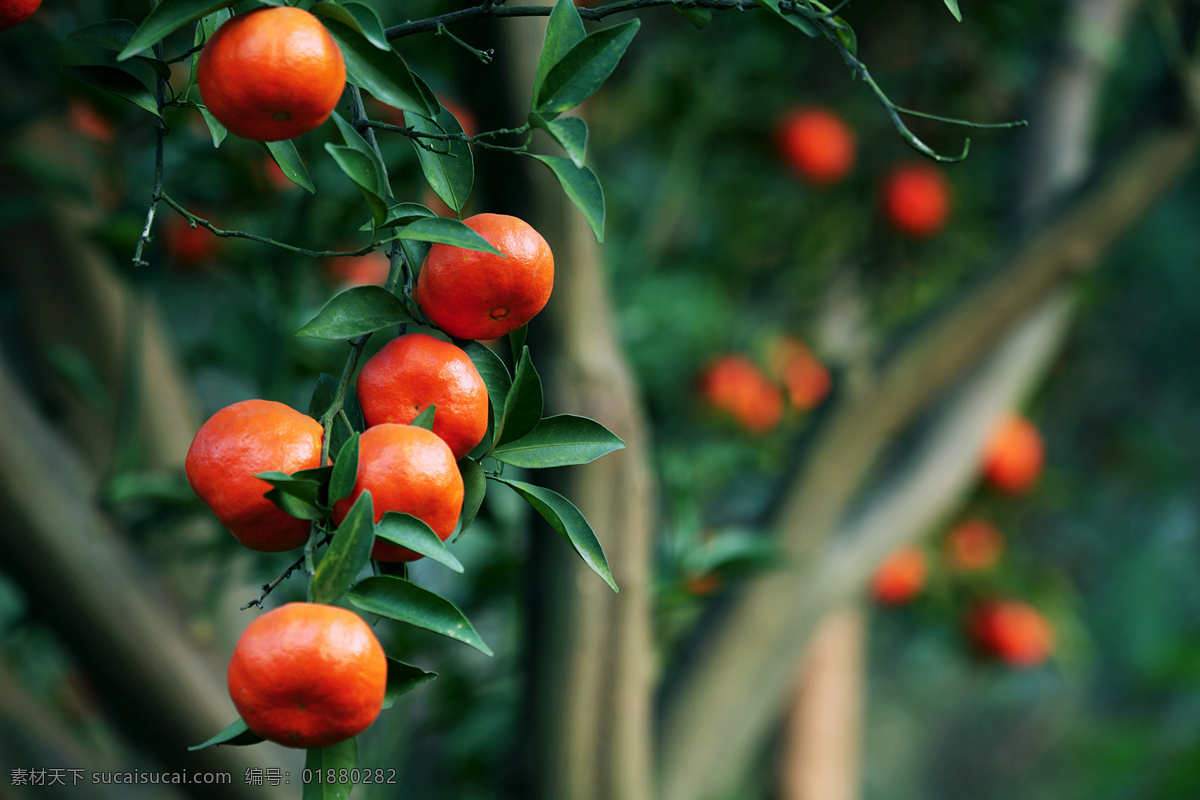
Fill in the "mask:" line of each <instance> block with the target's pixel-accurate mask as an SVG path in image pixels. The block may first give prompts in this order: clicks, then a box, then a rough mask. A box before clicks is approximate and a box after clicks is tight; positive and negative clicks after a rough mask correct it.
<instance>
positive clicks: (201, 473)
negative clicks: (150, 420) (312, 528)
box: [184, 400, 325, 553]
mask: <svg viewBox="0 0 1200 800" xmlns="http://www.w3.org/2000/svg"><path fill="white" fill-rule="evenodd" d="M324 436H325V431H324V429H323V428H322V427H321V424H320V423H319V422H317V421H316V420H315V419H313V418H312V417H309V416H306V415H304V414H301V413H300V412H299V411H296V410H294V409H292V408H290V407H288V406H285V405H284V404H283V403H276V402H273V401H270V400H243V401H242V402H240V403H234V404H233V405H231V406H227V407H225V408H223V409H221V410H220V411H218V412H217V413H216V414H213V415H212V417H210V418H209V420H208V421H207V422H205V423H204V424H203V425H201V426H200V430H199V431H197V432H196V436H195V438H194V439H193V440H192V445H191V447H190V448H188V453H187V458H186V459H185V461H184V469H185V471H186V473H187V479H188V483H190V484H191V486H192V490H193V491H195V492H196V494H197V496H199V498H200V499H201V500H203V501H204V503H205V505H207V506H208V507H209V508H210V509H212V512H213V513H214V514H216V516H217V519H218V520H220V522H221V524H222V525H224V526H225V527H226V528H227V529H228V530H229V532H230V533H232V534H233V535H234V537H235V538H236V539H237V540H238V541H239V542H241V543H242V544H243V545H245V546H246V547H248V548H250V549H251V550H258V551H260V552H264V553H277V552H281V551H283V550H291V549H293V548H296V547H300V546H301V545H303V544H304V543H305V542H307V541H308V530H309V523H308V522H307V521H306V520H302V519H295V518H294V517H290V516H288V515H287V514H285V513H284V512H283V511H281V510H280V509H279V508H277V507H276V506H275V505H274V504H273V503H272V502H271V501H270V500H268V499H266V498H265V497H264V496H263V495H264V494H265V493H266V492H268V491H269V490H270V489H271V485H270V484H268V483H267V482H266V481H264V480H261V479H259V478H256V477H254V476H255V475H256V474H257V473H260V472H285V473H289V474H290V473H292V472H296V471H297V470H302V469H312V468H314V467H317V466H319V465H320V463H321V441H322V439H323V438H324Z"/></svg>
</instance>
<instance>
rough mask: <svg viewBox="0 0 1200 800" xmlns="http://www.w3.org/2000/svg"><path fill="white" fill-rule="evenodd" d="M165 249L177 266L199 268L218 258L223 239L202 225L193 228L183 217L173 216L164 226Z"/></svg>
mask: <svg viewBox="0 0 1200 800" xmlns="http://www.w3.org/2000/svg"><path fill="white" fill-rule="evenodd" d="M163 249H164V250H165V251H166V253H167V255H168V256H169V257H170V258H171V260H172V261H174V262H175V263H176V264H179V265H180V266H184V267H197V266H200V265H202V264H204V263H205V262H206V261H211V260H212V259H213V258H215V257H216V255H217V253H218V252H220V249H221V239H220V237H218V236H216V235H215V234H213V232H212V231H210V230H208V229H206V228H203V227H201V226H200V225H197V226H196V227H194V228H193V227H192V226H191V225H189V224H188V222H187V220H186V219H184V218H183V217H179V216H172V217H171V218H169V219H168V220H167V221H166V222H165V223H164V224H163Z"/></svg>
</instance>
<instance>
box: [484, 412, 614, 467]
mask: <svg viewBox="0 0 1200 800" xmlns="http://www.w3.org/2000/svg"><path fill="white" fill-rule="evenodd" d="M624 446H625V442H623V441H621V439H620V437H618V436H616V435H615V434H614V433H612V431H610V430H609V429H608V428H606V427H604V426H603V425H601V424H600V423H599V422H596V421H595V420H593V419H588V418H587V417H576V416H572V415H570V414H561V415H559V416H555V417H546V418H545V419H543V420H541V421H540V422H538V424H537V427H535V428H534V429H533V430H531V431H530V432H529V433H527V434H525V435H524V436H522V437H521V438H519V439H516V440H514V441H509V442H507V443H505V444H501V445H498V446H496V447H495V448H493V449H492V452H491V456H492V458H494V459H496V460H497V461H503V462H504V463H505V464H511V465H512V466H514V467H527V468H529V469H541V468H546V467H566V466H570V465H572V464H586V463H588V462H589V461H595V460H596V459H597V458H600V456H603V455H607V454H609V453H611V452H613V451H614V450H620V449H621V448H623V447H624Z"/></svg>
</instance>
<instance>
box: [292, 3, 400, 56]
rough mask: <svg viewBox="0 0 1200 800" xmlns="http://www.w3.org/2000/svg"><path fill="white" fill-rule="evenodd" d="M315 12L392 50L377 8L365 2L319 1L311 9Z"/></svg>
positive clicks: (381, 46) (380, 47)
mask: <svg viewBox="0 0 1200 800" xmlns="http://www.w3.org/2000/svg"><path fill="white" fill-rule="evenodd" d="M310 10H311V11H312V13H313V14H316V15H317V16H318V17H324V18H326V19H335V20H337V21H338V22H340V23H342V24H343V25H345V26H346V27H348V28H352V29H354V31H355V32H357V33H358V34H360V35H361V36H362V37H363V38H365V39H366V40H367V41H368V42H370V43H371V44H372V45H374V46H375V47H377V48H379V49H380V50H391V49H392V46H391V44H389V43H388V40H387V35H386V34H385V33H384V32H383V21H382V20H381V19H379V14H377V13H376V12H375V9H373V8H371V7H370V6H369V5H366V4H365V3H355V2H345V3H341V4H338V3H317V4H316V5H315V6H313V7H312V9H310Z"/></svg>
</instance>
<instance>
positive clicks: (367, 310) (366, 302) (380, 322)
mask: <svg viewBox="0 0 1200 800" xmlns="http://www.w3.org/2000/svg"><path fill="white" fill-rule="evenodd" d="M412 321H413V318H412V315H411V314H409V313H408V310H407V309H406V308H405V307H404V303H403V302H401V300H400V298H398V297H396V295H394V294H392V293H391V292H389V291H388V290H387V289H384V288H383V287H382V286H352V287H350V288H349V289H346V290H345V291H344V292H339V293H338V294H336V295H334V296H333V297H331V298H330V299H329V302H327V303H326V304H325V305H324V307H323V308H322V309H321V310H320V311H318V312H317V315H316V316H315V317H313V318H312V319H311V320H309V321H308V322H306V323H305V324H304V326H303V327H301V328H300V330H298V331H296V335H297V336H308V337H311V338H314V339H354V338H356V337H359V336H362V335H363V334H366V333H373V332H375V331H378V330H382V329H383V328H390V327H392V326H395V325H399V324H400V323H402V322H412Z"/></svg>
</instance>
